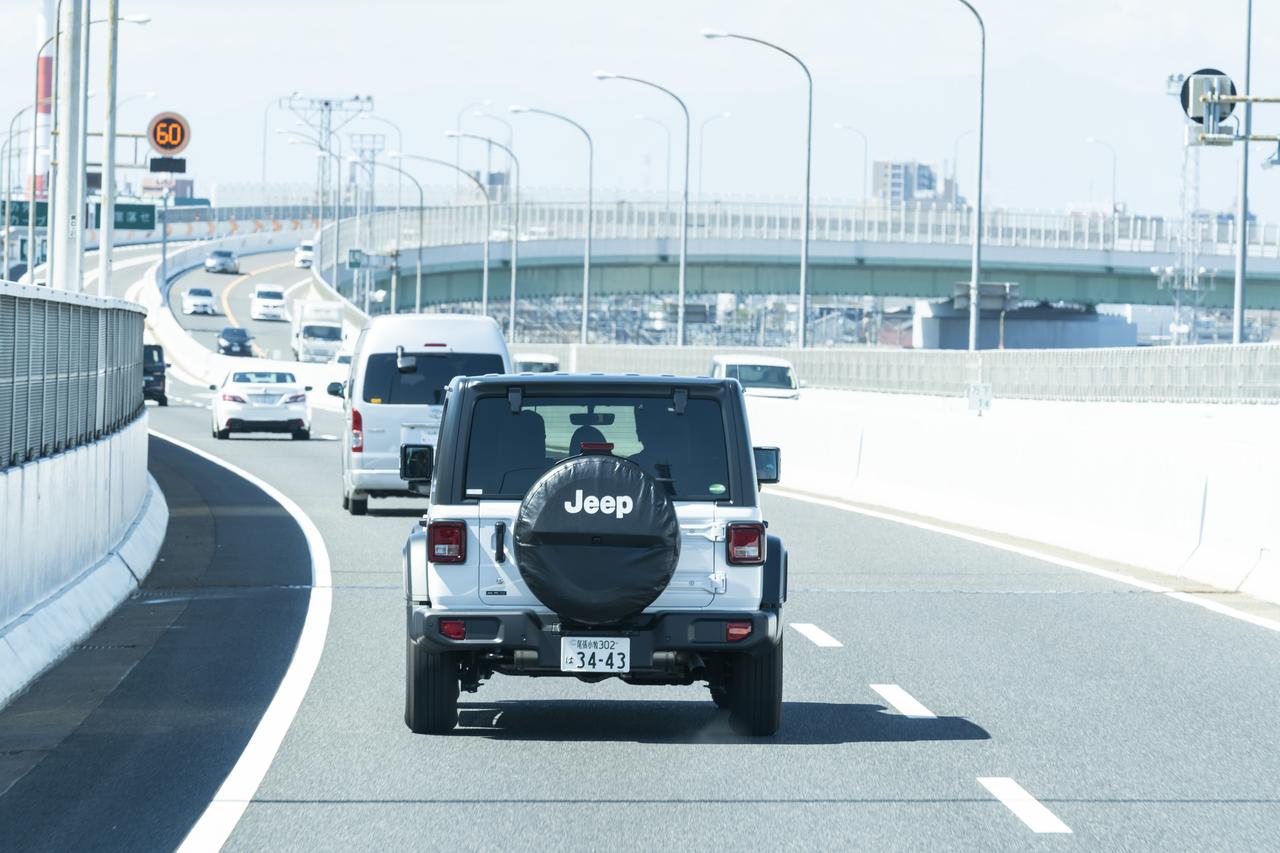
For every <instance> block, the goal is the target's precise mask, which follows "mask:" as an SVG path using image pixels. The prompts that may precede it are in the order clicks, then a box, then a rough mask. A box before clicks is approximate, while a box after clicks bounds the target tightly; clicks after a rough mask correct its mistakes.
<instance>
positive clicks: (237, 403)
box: [209, 370, 311, 441]
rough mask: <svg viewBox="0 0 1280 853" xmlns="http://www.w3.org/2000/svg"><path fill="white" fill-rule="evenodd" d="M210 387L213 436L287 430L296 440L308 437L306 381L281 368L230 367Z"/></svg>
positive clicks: (309, 417) (309, 426) (308, 406)
mask: <svg viewBox="0 0 1280 853" xmlns="http://www.w3.org/2000/svg"><path fill="white" fill-rule="evenodd" d="M209 390H210V391H213V392H214V394H213V403H212V405H211V406H210V411H211V412H212V427H213V437H214V438H217V439H227V438H230V437H231V433H233V432H280V433H284V432H287V433H289V434H290V435H292V436H293V438H294V439H295V440H297V441H306V440H307V439H309V438H311V404H310V403H309V402H308V401H307V392H308V391H310V390H311V386H310V385H301V384H299V382H298V380H297V378H296V377H295V376H294V375H293V374H292V373H288V372H286V371H282V370H233V371H232V372H231V373H228V374H227V378H226V379H224V380H223V381H222V384H221V385H210V386H209Z"/></svg>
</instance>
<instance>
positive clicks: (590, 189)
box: [510, 104, 596, 344]
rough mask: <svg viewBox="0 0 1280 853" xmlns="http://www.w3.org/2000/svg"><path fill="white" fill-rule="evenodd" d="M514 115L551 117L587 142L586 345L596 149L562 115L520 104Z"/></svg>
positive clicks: (581, 335) (582, 331)
mask: <svg viewBox="0 0 1280 853" xmlns="http://www.w3.org/2000/svg"><path fill="white" fill-rule="evenodd" d="M510 109H511V112H513V113H536V114H537V115H543V116H549V117H551V118H555V119H559V120H560V121H563V122H565V123H566V124H569V125H571V126H573V127H575V128H577V129H578V132H579V133H581V134H582V136H583V138H585V139H586V140H587V236H586V239H585V241H584V243H583V248H582V328H581V329H580V330H579V334H578V341H579V343H583V344H585V343H586V342H587V320H588V318H589V316H590V315H589V313H588V309H589V308H590V305H591V229H592V221H593V215H592V209H593V204H594V196H595V170H596V166H595V162H596V147H595V143H594V142H593V141H592V139H591V134H590V133H588V132H587V129H586V128H585V127H583V126H582V125H580V124H578V123H577V122H576V121H574V120H573V119H571V118H569V117H568V116H566V115H561V114H560V113H553V112H551V111H550V110H540V109H537V108H536V107H522V106H519V105H518V104H513V105H512V106H511V108H510Z"/></svg>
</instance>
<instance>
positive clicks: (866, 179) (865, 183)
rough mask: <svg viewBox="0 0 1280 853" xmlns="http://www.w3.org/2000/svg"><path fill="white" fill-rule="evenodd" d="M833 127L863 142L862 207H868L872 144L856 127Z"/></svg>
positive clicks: (839, 123)
mask: <svg viewBox="0 0 1280 853" xmlns="http://www.w3.org/2000/svg"><path fill="white" fill-rule="evenodd" d="M833 126H834V127H835V129H836V130H847V131H849V132H850V133H854V134H857V136H858V138H859V139H861V140H862V206H863V207H866V206H867V193H868V187H869V185H870V179H869V177H868V176H869V175H870V170H869V169H868V168H867V154H868V152H869V151H870V149H871V144H870V143H869V142H867V135H866V134H865V133H863V132H862V131H860V130H858V129H857V128H856V127H853V126H851V125H847V124H845V123H844V122H840V121H838V122H836V123H835V125H833ZM954 177H955V176H954V175H953V176H952V178H953V181H952V183H954Z"/></svg>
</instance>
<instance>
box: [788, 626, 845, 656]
mask: <svg viewBox="0 0 1280 853" xmlns="http://www.w3.org/2000/svg"><path fill="white" fill-rule="evenodd" d="M791 627H792V628H795V629H796V630H797V631H799V632H800V633H801V634H804V635H805V636H806V637H808V638H809V639H810V640H812V641H813V643H814V645H816V646H822V647H823V648H829V649H835V648H840V647H841V646H843V645H844V643H842V642H840V641H839V640H837V639H836V638H835V637H833V636H831V635H830V634H828V633H827V632H826V631H824V630H822V629H821V628H819V627H818V626H817V625H810V624H809V623H808V622H792V623H791Z"/></svg>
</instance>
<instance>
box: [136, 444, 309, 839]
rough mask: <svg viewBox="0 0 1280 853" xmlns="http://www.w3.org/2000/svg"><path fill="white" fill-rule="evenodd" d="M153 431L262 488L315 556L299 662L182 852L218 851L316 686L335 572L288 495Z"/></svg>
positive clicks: (296, 654)
mask: <svg viewBox="0 0 1280 853" xmlns="http://www.w3.org/2000/svg"><path fill="white" fill-rule="evenodd" d="M150 433H151V435H154V436H156V437H157V438H161V439H164V440H165V441H168V442H171V443H173V444H176V445H177V446H178V447H181V448H183V449H185V450H189V451H191V452H192V453H194V454H196V455H197V456H200V457H202V458H204V459H207V460H209V461H210V462H212V463H214V464H215V465H220V466H222V467H223V468H226V469H227V470H228V471H230V472H232V473H233V474H236V475H237V476H240V477H243V478H244V479H245V480H248V481H249V482H250V483H253V484H254V485H255V486H257V487H258V488H259V489H262V490H263V491H264V492H266V493H267V494H268V495H269V496H270V497H271V498H272V499H273V500H275V501H276V503H278V504H280V506H281V507H283V508H284V510H285V512H287V513H289V515H291V516H293V520H294V521H296V522H297V524H298V527H300V528H301V529H302V534H303V536H304V537H305V538H306V540H307V550H308V551H310V553H311V598H310V601H309V602H308V604H307V618H306V620H305V621H304V622H303V624H302V633H301V635H299V637H298V646H297V648H296V649H294V652H293V660H292V661H290V662H289V669H288V670H287V671H286V672H285V674H284V678H283V679H282V680H281V681H280V687H279V688H277V690H276V695H275V696H274V697H273V698H272V699H271V704H270V705H268V706H267V711H266V713H265V714H263V715H262V719H261V720H259V721H258V727H257V728H256V729H254V732H253V736H252V737H251V738H249V742H248V743H247V744H245V747H244V752H242V753H240V758H239V759H238V760H237V761H236V764H235V766H234V767H232V768H231V773H229V774H228V775H227V778H226V780H225V781H223V783H222V786H221V787H220V788H218V791H217V793H216V794H214V795H213V802H211V803H209V807H208V808H206V809H205V810H204V814H202V815H200V819H199V820H198V821H196V824H195V826H193V827H192V828H191V831H190V832H189V833H187V837H186V838H185V839H183V841H182V845H181V846H180V847H179V848H178V850H179V851H180V853H196V851H207V850H218V849H220V848H221V847H222V845H223V844H225V843H226V842H227V839H228V838H230V837H231V833H232V831H233V830H234V829H235V828H236V824H237V823H239V822H240V818H241V816H242V815H243V814H244V810H245V808H246V807H248V805H249V802H250V801H251V800H252V799H253V797H254V794H256V793H257V791H258V786H259V785H261V784H262V780H263V777H265V776H266V775H267V771H268V770H269V769H270V768H271V762H272V761H274V760H275V757H276V752H278V751H279V749H280V744H281V743H282V742H283V741H284V736H285V735H286V734H287V733H288V731H289V726H290V725H292V724H293V719H294V717H296V716H297V714H298V708H299V707H300V706H301V705H302V700H303V697H305V696H306V695H307V688H309V687H310V686H311V679H312V677H314V676H315V674H316V667H317V666H319V664H320V656H321V654H323V653H324V642H325V637H326V636H327V634H328V633H329V613H330V611H331V610H332V609H333V576H332V574H331V573H330V571H329V552H328V551H327V550H326V549H325V547H324V539H323V537H321V535H320V530H319V528H317V527H316V525H315V522H313V521H312V520H311V518H310V517H309V516H308V515H307V514H306V513H305V512H303V511H302V508H301V507H299V506H298V505H297V504H296V503H294V502H293V501H292V500H291V499H290V498H289V497H288V496H286V495H285V494H284V493H283V492H281V491H280V490H279V489H277V488H275V487H274V486H272V485H270V484H268V483H266V482H265V481H263V480H260V479H258V478H257V477H255V476H254V475H252V474H250V473H249V472H248V471H245V470H243V469H242V468H239V467H237V466H235V465H232V464H231V463H230V462H227V461H226V460H223V459H220V458H218V457H217V456H214V455H213V454H212V453H206V452H205V451H203V450H201V449H200V448H198V447H194V446H192V445H190V444H187V443H186V442H185V441H181V440H180V439H176V438H173V437H171V436H168V435H165V434H164V433H161V432H156V431H155V430H150Z"/></svg>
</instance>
